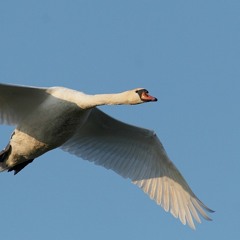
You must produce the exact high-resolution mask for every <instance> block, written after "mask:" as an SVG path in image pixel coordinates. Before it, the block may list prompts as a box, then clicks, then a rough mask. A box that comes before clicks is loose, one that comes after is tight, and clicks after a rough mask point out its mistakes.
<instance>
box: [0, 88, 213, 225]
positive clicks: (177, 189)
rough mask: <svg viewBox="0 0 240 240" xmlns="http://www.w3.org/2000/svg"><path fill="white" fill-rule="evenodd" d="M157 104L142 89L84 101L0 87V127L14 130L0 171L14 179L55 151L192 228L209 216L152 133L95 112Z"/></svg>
mask: <svg viewBox="0 0 240 240" xmlns="http://www.w3.org/2000/svg"><path fill="white" fill-rule="evenodd" d="M151 101H157V99H156V98H155V97H152V96H150V95H149V94H148V91H147V90H145V89H142V88H138V89H134V90H131V91H126V92H122V93H117V94H99V95H87V94H84V93H82V92H78V91H75V90H71V89H68V88H63V87H50V88H37V87H29V86H16V85H7V84H0V123H1V124H9V125H15V126H16V129H15V130H14V132H13V134H12V136H11V139H10V142H9V144H8V145H7V147H6V148H5V149H4V150H3V151H1V152H0V171H4V170H8V171H14V172H15V174H17V173H18V172H19V171H21V170H22V169H23V168H24V167H25V166H26V165H28V164H29V163H30V162H32V161H33V160H34V159H35V158H37V157H39V156H41V155H42V154H44V153H46V152H47V151H50V150H52V149H54V148H57V147H60V148H62V149H63V150H64V151H68V152H69V153H72V154H75V155H77V156H78V157H81V158H82V159H86V160H89V161H91V162H94V163H95V164H97V165H101V166H103V167H105V168H107V169H112V170H113V171H115V172H116V173H118V174H119V175H121V176H123V177H125V178H130V179H131V180H132V182H133V183H134V184H136V185H137V186H138V187H140V188H141V189H142V190H143V191H144V192H145V193H147V194H148V195H149V196H150V198H151V199H154V200H155V201H156V202H157V204H159V205H161V206H162V207H163V208H164V210H165V211H170V212H171V214H172V215H173V216H174V217H176V218H179V219H180V221H181V222H182V223H183V224H184V225H185V224H186V223H188V225H189V226H190V227H191V228H193V229H194V228H195V225H194V221H193V219H195V220H196V221H197V222H199V223H200V222H201V220H200V218H199V214H200V215H201V216H202V217H204V218H205V219H207V220H211V219H210V218H209V217H208V216H207V214H206V213H205V211H208V212H213V211H212V210H211V209H209V208H208V207H207V206H205V205H204V204H203V203H202V202H201V201H200V200H199V199H198V198H197V197H196V195H195V194H194V193H193V192H192V190H191V189H190V187H189V186H188V184H187V182H186V181H185V180H184V178H183V176H182V175H181V173H180V172H179V171H178V170H177V168H176V167H175V166H174V164H173V163H172V162H171V161H170V159H169V158H168V156H167V154H166V152H165V150H164V148H163V146H162V144H161V142H160V141H159V139H158V138H157V136H156V134H155V133H154V132H153V131H150V130H147V129H143V128H139V127H135V126H131V125H128V124H125V123H123V122H120V121H118V120H115V119H113V118H111V117H110V116H108V115H106V114H105V113H103V112H102V111H100V110H99V109H98V108H96V106H99V105H111V104H140V103H144V102H151Z"/></svg>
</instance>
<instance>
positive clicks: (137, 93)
mask: <svg viewBox="0 0 240 240" xmlns="http://www.w3.org/2000/svg"><path fill="white" fill-rule="evenodd" d="M130 92H131V99H130V102H131V103H130V104H140V103H145V102H156V101H157V98H155V97H153V96H151V95H149V93H148V90H146V89H145V88H137V89H134V90H132V91H130Z"/></svg>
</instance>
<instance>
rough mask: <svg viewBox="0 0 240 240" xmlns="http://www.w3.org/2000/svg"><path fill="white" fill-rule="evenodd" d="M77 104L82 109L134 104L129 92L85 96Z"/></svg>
mask: <svg viewBox="0 0 240 240" xmlns="http://www.w3.org/2000/svg"><path fill="white" fill-rule="evenodd" d="M77 102H78V105H79V106H80V107H81V108H92V107H96V106H101V105H123V104H133V103H132V102H131V98H129V94H128V92H122V93H115V94H96V95H87V94H84V96H83V98H82V97H80V98H78V99H77Z"/></svg>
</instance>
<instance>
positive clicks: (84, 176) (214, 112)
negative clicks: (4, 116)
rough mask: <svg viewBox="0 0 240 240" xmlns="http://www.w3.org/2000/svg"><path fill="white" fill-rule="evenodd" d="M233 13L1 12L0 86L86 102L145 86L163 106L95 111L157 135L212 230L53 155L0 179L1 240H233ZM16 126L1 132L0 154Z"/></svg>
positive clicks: (94, 5) (100, 5)
mask: <svg viewBox="0 0 240 240" xmlns="http://www.w3.org/2000/svg"><path fill="white" fill-rule="evenodd" d="M239 11H240V2H239V1H234V0H232V1H223V0H216V1H211V0H210V1H176V0H175V1H174V0H173V1H151V0H149V1H147V0H146V1H143V0H129V1H125V0H121V1H110V0H109V1H106V0H102V1H97V0H92V1H91V0H88V1H87V0H85V1H76V0H68V1H66V0H65V1H63V0H59V1H53V0H47V1H45V0H42V1H34V0H31V1H30V0H29V1H26V0H23V1H16V0H12V1H5V0H2V1H1V2H0V33H1V37H0V82H3V83H13V84H25V85H34V86H66V87H69V88H73V89H77V90H80V91H84V92H87V93H92V94H93V93H110V92H118V91H123V90H127V89H132V88H135V87H144V88H147V89H148V90H149V92H150V93H151V94H152V95H154V96H156V97H158V99H159V101H158V102H157V103H152V104H150V103H149V104H144V105H138V106H111V107H110V106H108V107H102V108H101V109H102V110H104V111H105V112H106V113H108V114H110V115H112V116H113V117H115V118H118V119H120V120H122V121H124V122H128V123H131V124H134V125H138V126H142V127H145V128H149V129H154V130H155V132H156V133H157V134H158V136H159V138H160V139H161V141H162V143H163V144H164V146H165V148H166V151H167V152H168V155H169V156H170V158H171V159H172V161H173V162H174V163H175V164H176V166H177V167H178V168H179V169H180V170H181V172H182V174H183V175H184V176H185V178H186V179H187V181H188V182H189V184H190V186H191V187H192V189H193V190H194V192H195V193H196V194H197V196H198V197H199V198H200V199H201V200H202V201H203V202H204V203H206V204H207V205H208V206H209V207H210V208H212V209H214V210H216V213H214V214H212V215H211V217H212V218H213V221H212V222H206V221H203V223H202V224H200V225H197V230H196V231H193V230H191V229H190V228H188V227H186V226H183V225H182V224H181V223H180V222H179V221H177V220H176V219H175V218H173V217H172V216H171V215H170V214H169V213H165V212H164V210H163V209H161V207H159V206H157V205H156V204H155V203H154V202H153V201H151V200H150V199H149V198H148V197H147V196H146V195H145V194H143V193H142V192H141V191H140V190H139V189H138V188H137V187H136V186H134V185H132V184H131V183H130V181H128V180H125V179H122V178H121V177H119V176H117V175H116V174H115V173H113V172H111V171H108V170H105V169H103V168H101V167H99V166H95V165H93V164H91V163H89V162H87V161H83V160H81V159H79V158H77V157H75V156H72V155H70V154H67V153H65V152H63V151H61V150H60V149H57V150H54V151H52V152H49V153H47V154H45V155H44V156H42V157H40V158H39V159H37V160H36V161H34V163H32V164H30V165H29V166H28V167H27V168H25V169H24V170H23V171H22V172H21V173H19V174H18V175H17V176H13V174H12V173H1V175H0V178H1V199H0V204H1V205H0V206H1V210H0V211H1V220H0V226H1V238H2V239H5V240H13V239H19V238H21V239H25V240H28V239H35V240H38V239H59V240H61V239H95V238H101V239H138V240H141V239H153V240H155V239H166V238H168V239H185V240H187V239H196V240H197V239H201V240H202V239H211V238H214V239H230V238H231V239H237V238H239V236H240V230H239V229H240V224H239V218H238V214H239V212H240V205H239V202H240V190H239V186H238V183H239V182H240V176H239V169H240V161H239V156H240V150H239V149H240V148H239V137H240V127H239V122H240V111H239V100H240V97H239V90H240V68H239V62H240V31H239V26H240V14H239ZM12 131H13V128H12V127H9V126H0V133H1V134H0V136H1V137H0V147H1V148H3V147H5V145H6V144H7V142H8V140H9V137H10V134H11V132H12Z"/></svg>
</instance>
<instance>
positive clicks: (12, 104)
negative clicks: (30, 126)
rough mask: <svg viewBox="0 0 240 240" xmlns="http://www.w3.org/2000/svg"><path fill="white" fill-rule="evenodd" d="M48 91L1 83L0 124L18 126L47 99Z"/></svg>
mask: <svg viewBox="0 0 240 240" xmlns="http://www.w3.org/2000/svg"><path fill="white" fill-rule="evenodd" d="M46 90H47V88H36V87H28V86H17V85H10V84H2V83H0V124H8V125H17V124H18V123H19V121H21V119H22V118H23V117H24V116H25V115H26V114H28V113H29V112H31V111H33V110H34V109H35V108H36V107H37V106H38V105H39V104H40V103H41V102H43V101H44V100H45V99H46V98H47V96H48V93H47V92H46Z"/></svg>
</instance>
